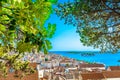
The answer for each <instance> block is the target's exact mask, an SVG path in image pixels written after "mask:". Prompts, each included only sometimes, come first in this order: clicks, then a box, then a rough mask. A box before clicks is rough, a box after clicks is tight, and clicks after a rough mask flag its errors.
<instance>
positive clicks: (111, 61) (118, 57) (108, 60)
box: [50, 51, 120, 66]
mask: <svg viewBox="0 0 120 80" xmlns="http://www.w3.org/2000/svg"><path fill="white" fill-rule="evenodd" d="M50 53H53V54H58V55H61V56H63V57H67V58H72V59H76V60H82V61H86V62H90V63H103V64H105V65H106V66H120V52H117V53H110V52H106V53H100V52H99V51H50ZM84 53H85V54H89V53H90V54H91V53H92V54H94V55H83V54H84Z"/></svg>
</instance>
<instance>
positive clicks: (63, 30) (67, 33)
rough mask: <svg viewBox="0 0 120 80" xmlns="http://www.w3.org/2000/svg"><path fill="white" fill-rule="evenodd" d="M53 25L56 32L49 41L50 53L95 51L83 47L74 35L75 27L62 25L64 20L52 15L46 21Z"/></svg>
mask: <svg viewBox="0 0 120 80" xmlns="http://www.w3.org/2000/svg"><path fill="white" fill-rule="evenodd" d="M64 1H67V0H59V1H58V2H64ZM47 22H50V23H55V24H56V25H57V26H56V27H57V29H56V32H55V34H54V36H53V38H51V39H50V41H51V43H52V46H53V48H52V49H51V50H50V51H96V50H98V49H93V48H92V47H86V46H83V45H82V43H81V42H80V36H79V34H78V33H76V27H75V26H72V25H67V24H64V20H60V18H59V17H58V16H57V15H55V14H52V15H51V17H50V19H49V20H48V21H47Z"/></svg>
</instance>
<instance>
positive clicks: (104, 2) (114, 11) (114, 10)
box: [101, 0, 120, 16]
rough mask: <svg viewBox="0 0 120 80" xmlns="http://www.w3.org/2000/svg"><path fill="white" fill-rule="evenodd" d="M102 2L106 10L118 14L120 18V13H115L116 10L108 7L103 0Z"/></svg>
mask: <svg viewBox="0 0 120 80" xmlns="http://www.w3.org/2000/svg"><path fill="white" fill-rule="evenodd" d="M101 2H102V4H103V5H104V6H105V7H106V8H108V9H109V10H112V11H113V12H114V13H116V14H118V15H119V16H120V13H119V12H117V11H115V10H114V9H112V8H110V7H109V6H107V5H106V4H105V2H104V1H103V0H101Z"/></svg>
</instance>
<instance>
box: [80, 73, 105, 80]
mask: <svg viewBox="0 0 120 80" xmlns="http://www.w3.org/2000/svg"><path fill="white" fill-rule="evenodd" d="M80 75H81V77H82V80H88V79H90V80H91V79H94V80H97V79H105V77H104V76H103V74H102V73H81V74H80Z"/></svg>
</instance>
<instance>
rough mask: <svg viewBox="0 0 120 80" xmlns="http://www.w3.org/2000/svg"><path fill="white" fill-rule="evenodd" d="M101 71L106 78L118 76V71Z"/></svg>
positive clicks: (119, 74)
mask: <svg viewBox="0 0 120 80" xmlns="http://www.w3.org/2000/svg"><path fill="white" fill-rule="evenodd" d="M102 73H103V75H104V76H105V77H106V78H120V71H105V72H102Z"/></svg>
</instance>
